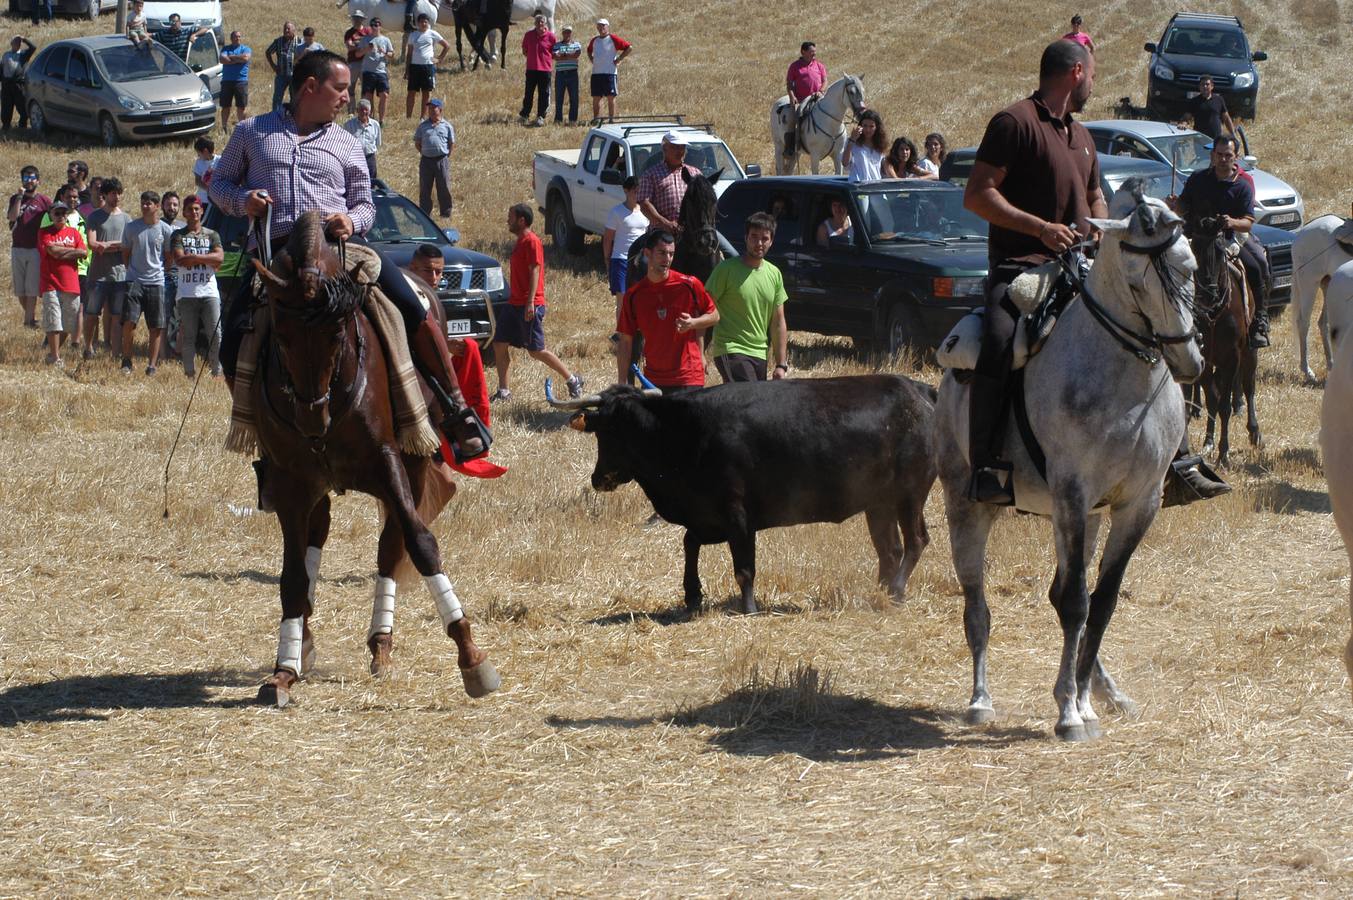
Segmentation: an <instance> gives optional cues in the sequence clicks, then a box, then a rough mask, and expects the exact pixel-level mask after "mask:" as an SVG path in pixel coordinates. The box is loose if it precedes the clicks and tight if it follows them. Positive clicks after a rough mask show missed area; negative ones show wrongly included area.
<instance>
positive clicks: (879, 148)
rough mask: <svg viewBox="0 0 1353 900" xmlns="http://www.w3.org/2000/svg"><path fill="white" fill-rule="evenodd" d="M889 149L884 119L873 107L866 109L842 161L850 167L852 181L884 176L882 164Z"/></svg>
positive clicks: (853, 130) (852, 134)
mask: <svg viewBox="0 0 1353 900" xmlns="http://www.w3.org/2000/svg"><path fill="white" fill-rule="evenodd" d="M887 150H888V133H887V132H886V131H884V130H883V119H881V118H880V117H879V114H878V113H876V112H874V111H873V110H872V109H866V110H865V111H864V112H862V113H860V122H859V124H858V125H856V126H855V127H854V128H853V129H852V130H851V132H850V140H849V141H848V142H847V143H846V149H845V152H844V153H842V154H841V163H842V164H843V165H845V166H848V167H849V170H850V180H851V181H878V180H879V179H880V178H882V177H883V172H882V169H881V167H880V166H881V163H882V162H883V154H884V153H886V152H887Z"/></svg>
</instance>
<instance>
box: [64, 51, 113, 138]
mask: <svg viewBox="0 0 1353 900" xmlns="http://www.w3.org/2000/svg"><path fill="white" fill-rule="evenodd" d="M66 96H67V97H68V98H69V100H70V103H71V109H72V111H76V110H81V111H83V112H84V114H83V115H75V114H72V116H71V124H70V127H71V128H73V129H76V130H79V131H84V132H88V133H90V134H93V133H96V132H97V131H98V116H97V115H95V111H96V110H100V109H103V108H104V107H105V106H106V105H107V103H108V101H109V100H111V99H112V98H111V97H109V96H108V92H107V89H106V85H105V84H104V83H103V77H102V76H101V75H100V74H99V71H98V69H97V68H95V66H94V62H93V60H92V59H90V57H89V54H88V53H87V52H86V51H84V50H83V49H81V48H79V47H72V48H71V51H70V64H69V65H68V66H67V68H66Z"/></svg>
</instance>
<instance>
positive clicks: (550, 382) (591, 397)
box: [545, 378, 601, 409]
mask: <svg viewBox="0 0 1353 900" xmlns="http://www.w3.org/2000/svg"><path fill="white" fill-rule="evenodd" d="M545 402H546V403H548V404H550V406H553V407H554V408H555V409H593V408H595V407H598V406H600V405H601V394H588V395H587V396H586V397H579V398H578V399H577V400H556V399H555V397H554V379H552V378H546V379H545Z"/></svg>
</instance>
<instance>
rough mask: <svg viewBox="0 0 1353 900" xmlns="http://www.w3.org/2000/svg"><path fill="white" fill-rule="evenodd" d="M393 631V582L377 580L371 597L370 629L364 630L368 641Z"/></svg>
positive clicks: (389, 579) (387, 579)
mask: <svg viewBox="0 0 1353 900" xmlns="http://www.w3.org/2000/svg"><path fill="white" fill-rule="evenodd" d="M394 630H395V580H394V579H393V578H377V579H376V590H375V592H374V593H373V594H372V595H371V627H370V628H368V629H367V630H366V639H367V640H368V641H369V640H371V639H372V638H373V637H375V636H376V635H378V634H391V633H393V632H394Z"/></svg>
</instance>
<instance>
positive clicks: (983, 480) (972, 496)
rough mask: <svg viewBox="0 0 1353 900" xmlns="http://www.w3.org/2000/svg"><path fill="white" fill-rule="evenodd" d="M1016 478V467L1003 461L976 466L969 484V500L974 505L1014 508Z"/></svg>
mask: <svg viewBox="0 0 1353 900" xmlns="http://www.w3.org/2000/svg"><path fill="white" fill-rule="evenodd" d="M1014 478H1015V467H1014V465H1013V464H1011V463H1008V462H1004V461H1002V460H996V461H994V462H991V463H988V464H987V465H984V466H974V467H973V470H972V480H971V481H969V482H968V499H969V500H971V501H972V502H973V503H991V504H993V505H995V506H1014V505H1015V483H1014Z"/></svg>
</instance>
